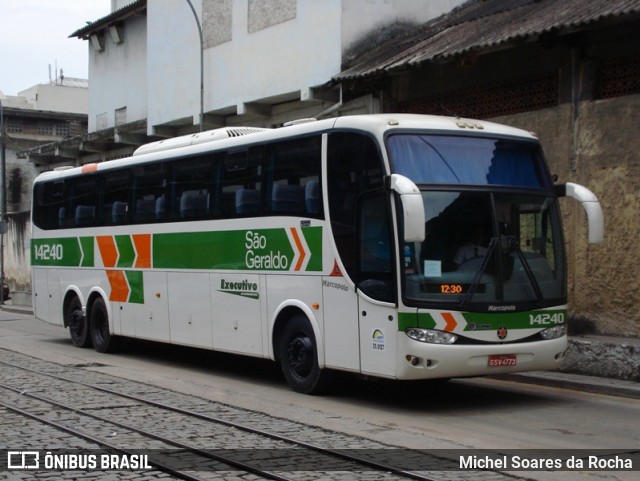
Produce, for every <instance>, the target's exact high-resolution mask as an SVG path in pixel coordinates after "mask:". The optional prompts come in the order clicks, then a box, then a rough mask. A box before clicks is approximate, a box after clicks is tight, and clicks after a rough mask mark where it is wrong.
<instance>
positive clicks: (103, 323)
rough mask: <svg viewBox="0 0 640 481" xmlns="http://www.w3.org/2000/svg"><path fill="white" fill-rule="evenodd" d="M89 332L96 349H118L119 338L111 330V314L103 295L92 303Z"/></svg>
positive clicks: (101, 350)
mask: <svg viewBox="0 0 640 481" xmlns="http://www.w3.org/2000/svg"><path fill="white" fill-rule="evenodd" d="M89 332H90V333H91V341H92V342H93V347H94V348H95V350H96V351H98V352H114V351H117V350H118V347H119V344H120V343H119V339H118V337H117V336H114V335H112V334H111V333H110V332H109V314H108V312H107V306H106V305H105V303H104V301H103V300H102V298H101V297H98V298H97V299H96V300H95V301H94V302H93V304H92V305H91V314H90V315H89Z"/></svg>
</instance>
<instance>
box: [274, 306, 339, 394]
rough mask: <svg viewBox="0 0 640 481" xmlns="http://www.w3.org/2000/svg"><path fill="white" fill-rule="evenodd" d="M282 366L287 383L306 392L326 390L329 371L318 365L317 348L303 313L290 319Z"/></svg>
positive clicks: (284, 333) (281, 351)
mask: <svg viewBox="0 0 640 481" xmlns="http://www.w3.org/2000/svg"><path fill="white" fill-rule="evenodd" d="M279 354H280V365H281V367H282V373H283V374H284V377H285V379H286V380H287V383H289V385H290V386H291V388H292V389H293V390H294V391H296V392H299V393H303V394H318V393H320V392H322V391H323V390H324V389H326V387H327V385H328V382H329V373H328V372H326V371H324V370H322V369H320V366H319V365H318V348H317V344H316V338H315V335H314V333H313V328H312V327H311V324H310V323H309V321H308V320H307V319H306V317H304V316H302V315H298V316H294V317H293V318H291V319H290V320H289V322H287V325H286V326H285V327H284V329H283V331H282V336H281V338H280V349H279Z"/></svg>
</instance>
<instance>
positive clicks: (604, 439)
mask: <svg viewBox="0 0 640 481" xmlns="http://www.w3.org/2000/svg"><path fill="white" fill-rule="evenodd" d="M0 349H4V350H7V351H12V352H15V353H20V354H21V355H26V356H30V357H33V358H36V359H38V360H44V361H47V362H50V363H55V364H62V365H65V366H78V367H81V368H83V369H86V370H87V371H90V372H97V373H102V374H108V375H111V376H115V377H118V378H122V379H129V380H132V381H137V382H142V383H146V384H150V385H153V386H157V387H160V388H163V389H167V390H172V391H177V392H179V393H182V394H186V395H191V396H197V397H199V398H204V399H207V400H211V401H215V402H220V403H224V404H227V405H230V406H235V407H240V408H243V409H247V410H252V411H258V412H261V413H265V414H268V415H270V416H275V417H278V418H282V419H287V420H291V421H296V422H299V423H304V424H306V425H311V426H316V427H321V428H324V429H326V430H331V431H336V432H339V433H344V434H347V435H351V436H359V437H362V438H365V439H368V440H372V441H376V442H380V443H384V444H386V445H392V446H398V447H403V448H411V449H420V450H429V449H466V448H473V449H503V450H508V449H558V450H559V449H618V450H620V451H629V450H632V449H637V448H638V446H640V429H639V428H638V419H640V401H638V400H634V399H626V398H618V397H609V396H604V395H597V394H589V393H582V392H578V391H571V390H566V389H557V388H550V387H544V386H533V385H527V384H520V383H513V382H508V381H502V380H494V379H466V380H454V381H450V382H446V383H420V384H408V383H397V382H390V381H381V380H362V379H359V378H357V377H354V376H340V377H339V379H338V381H337V383H336V386H335V388H334V389H333V390H332V392H330V393H329V394H327V395H324V396H306V395H301V394H297V393H294V392H292V391H291V390H290V389H289V388H288V386H287V384H286V383H285V381H284V379H283V378H282V375H281V373H280V371H279V368H278V366H276V365H275V364H274V363H272V362H270V361H266V360H261V359H250V358H242V357H237V356H231V355H226V354H218V353H211V352H206V351H202V350H195V349H190V348H183V347H174V346H165V345H161V344H155V343H143V342H135V341H132V342H129V343H128V344H127V345H126V346H125V348H124V350H123V352H121V353H118V354H115V355H106V354H99V353H96V352H95V351H93V350H92V349H78V348H74V347H73V346H72V345H71V342H70V340H69V337H68V332H67V331H66V330H65V329H62V328H58V327H54V326H50V325H47V324H44V323H42V322H40V321H37V320H35V319H34V318H33V317H30V316H26V315H21V314H15V313H11V312H4V311H0ZM636 469H637V468H636ZM522 475H523V476H525V477H526V478H528V479H539V480H565V479H566V480H569V479H576V477H577V475H578V473H576V472H561V471H558V472H553V471H530V472H526V473H522ZM580 476H581V477H580V479H614V480H615V479H620V480H631V479H638V473H637V471H635V472H629V471H626V472H625V471H618V472H602V471H600V472H588V471H584V472H581V473H580Z"/></svg>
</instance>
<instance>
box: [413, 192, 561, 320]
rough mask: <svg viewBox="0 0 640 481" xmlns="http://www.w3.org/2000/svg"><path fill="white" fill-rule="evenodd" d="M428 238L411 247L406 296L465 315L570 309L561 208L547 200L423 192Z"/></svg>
mask: <svg viewBox="0 0 640 481" xmlns="http://www.w3.org/2000/svg"><path fill="white" fill-rule="evenodd" d="M422 196H423V201H424V204H425V212H426V220H427V222H426V237H425V241H424V242H422V243H405V244H404V246H403V249H402V252H403V253H404V260H403V264H404V274H405V283H404V285H405V297H406V298H407V300H408V301H414V302H415V301H417V302H418V303H420V304H421V303H425V302H426V303H433V302H449V303H450V302H453V303H457V304H461V305H462V306H461V307H462V308H463V309H466V310H487V309H489V310H491V309H499V307H496V306H510V307H509V308H510V309H512V310H516V308H520V306H521V307H522V308H525V307H526V308H531V307H532V306H539V307H542V306H551V305H555V304H558V303H562V302H564V298H565V296H566V293H565V261H564V257H563V254H562V252H563V250H562V245H563V240H562V231H561V227H560V221H559V212H558V210H559V209H558V206H557V202H556V201H555V199H554V198H552V197H548V196H545V195H531V194H511V193H491V192H466V191H423V192H422ZM490 306H493V307H490Z"/></svg>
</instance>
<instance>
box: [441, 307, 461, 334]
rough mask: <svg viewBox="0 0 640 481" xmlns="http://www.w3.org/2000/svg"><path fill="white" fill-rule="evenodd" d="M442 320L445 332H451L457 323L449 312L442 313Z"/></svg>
mask: <svg viewBox="0 0 640 481" xmlns="http://www.w3.org/2000/svg"><path fill="white" fill-rule="evenodd" d="M442 318H443V319H444V322H446V323H447V325H446V326H444V330H445V331H447V332H451V331H453V330H454V329H455V328H456V326H457V325H458V322H457V321H456V320H455V318H454V317H453V314H451V313H450V312H443V313H442Z"/></svg>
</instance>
